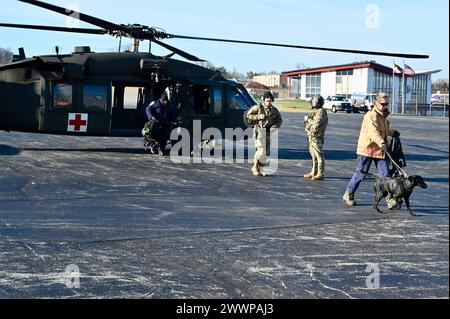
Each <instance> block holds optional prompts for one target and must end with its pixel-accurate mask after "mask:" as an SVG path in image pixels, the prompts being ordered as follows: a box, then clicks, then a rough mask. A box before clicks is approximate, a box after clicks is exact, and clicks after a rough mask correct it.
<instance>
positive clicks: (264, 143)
mask: <svg viewBox="0 0 450 319" xmlns="http://www.w3.org/2000/svg"><path fill="white" fill-rule="evenodd" d="M270 143H271V140H270V131H267V130H266V129H260V128H258V129H256V130H255V147H256V153H255V163H257V162H259V163H260V164H261V165H265V164H267V156H268V154H269V150H270Z"/></svg>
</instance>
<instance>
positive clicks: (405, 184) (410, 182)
mask: <svg viewBox="0 0 450 319" xmlns="http://www.w3.org/2000/svg"><path fill="white" fill-rule="evenodd" d="M367 175H368V176H371V177H373V178H375V185H374V190H375V201H374V202H373V208H375V209H376V210H377V211H378V212H379V213H380V214H383V212H382V211H381V210H380V208H379V207H378V205H379V204H380V202H381V200H382V199H383V198H386V197H387V196H388V195H390V196H392V198H394V199H395V200H396V201H397V202H400V201H401V200H402V199H404V200H405V203H406V208H407V209H408V212H409V213H410V214H411V215H412V216H417V215H416V214H414V212H413V211H412V210H411V205H410V201H409V199H410V197H411V195H412V193H413V190H414V188H415V187H417V186H418V187H420V188H423V189H427V188H428V185H427V184H426V183H425V181H424V180H423V178H422V177H421V176H418V175H416V176H411V177H408V178H406V177H397V178H379V177H378V176H375V175H371V174H367Z"/></svg>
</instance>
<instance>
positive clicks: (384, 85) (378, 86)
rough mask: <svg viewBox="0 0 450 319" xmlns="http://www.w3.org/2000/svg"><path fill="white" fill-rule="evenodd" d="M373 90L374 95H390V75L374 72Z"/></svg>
mask: <svg viewBox="0 0 450 319" xmlns="http://www.w3.org/2000/svg"><path fill="white" fill-rule="evenodd" d="M373 90H374V93H380V92H383V93H388V94H392V75H391V74H386V73H382V72H379V71H375V74H374V85H373Z"/></svg>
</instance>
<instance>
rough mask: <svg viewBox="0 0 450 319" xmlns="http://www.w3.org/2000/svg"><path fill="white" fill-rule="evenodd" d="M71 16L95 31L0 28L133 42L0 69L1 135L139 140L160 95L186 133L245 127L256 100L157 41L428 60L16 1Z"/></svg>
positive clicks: (19, 58) (31, 0)
mask: <svg viewBox="0 0 450 319" xmlns="http://www.w3.org/2000/svg"><path fill="white" fill-rule="evenodd" d="M18 1H20V2H24V3H28V4H31V5H34V6H37V7H40V8H43V9H47V10H50V11H53V12H57V13H60V14H63V15H66V16H70V17H73V18H76V19H79V20H81V21H84V22H87V23H90V24H92V25H94V26H97V27H98V29H87V28H67V27H56V26H39V25H23V24H5V23H2V24H0V27H8V28H22V29H32V30H45V31H56V32H69V33H83V34H95V35H110V36H114V37H117V38H120V40H122V38H131V39H133V50H132V51H131V52H120V50H119V52H115V53H111V52H109V53H94V52H92V51H91V49H90V47H87V46H81V47H76V48H75V50H74V52H73V53H72V54H65V55H63V54H59V52H58V49H57V50H56V54H54V55H45V56H37V57H33V58H27V57H26V56H25V51H24V50H23V49H20V50H19V52H20V54H19V55H18V56H15V57H14V59H13V61H12V63H9V64H6V65H3V66H0V130H4V131H22V132H34V133H49V134H62V135H88V136H141V130H142V127H143V126H144V124H145V122H146V121H147V117H146V114H145V109H146V107H147V106H148V105H149V103H150V102H151V101H154V100H156V99H157V98H159V97H160V96H161V94H162V93H163V92H164V91H170V95H171V99H172V101H173V103H174V105H177V106H178V111H179V119H180V122H179V125H180V127H183V128H186V129H187V130H189V131H190V132H191V131H192V129H193V128H192V126H193V125H192V123H193V121H195V120H200V121H202V127H208V128H209V127H214V128H217V129H219V130H220V131H221V132H222V133H223V132H224V130H225V129H226V128H243V129H244V128H245V124H244V121H243V114H244V112H245V111H246V110H248V109H249V108H251V107H252V106H253V105H256V104H257V102H256V101H255V99H254V98H253V97H252V96H251V95H250V94H249V93H248V92H247V90H246V89H245V88H244V87H243V86H242V85H241V84H240V83H236V82H235V81H230V80H227V79H226V78H225V77H223V76H222V75H221V74H220V73H218V72H215V71H212V70H210V69H208V68H205V67H202V66H199V65H197V64H194V63H190V62H183V61H179V60H176V59H173V56H174V55H175V54H177V55H179V56H181V57H183V58H185V59H187V60H189V61H192V62H201V61H203V60H202V59H200V58H198V57H196V56H193V55H191V54H189V53H187V52H185V51H183V50H180V49H178V48H175V47H173V46H171V45H168V44H166V43H164V42H163V41H162V40H164V39H175V38H178V39H186V40H197V41H198V40H200V41H215V42H226V43H233V44H250V45H260V46H275V47H284V48H295V49H309V50H321V51H331V52H343V53H356V54H364V55H380V56H395V57H404V58H418V59H422V58H428V56H426V55H417V54H401V53H387V52H372V51H359V50H347V49H334V48H321V47H308V46H300V45H290V44H276V43H264V42H253V41H241V40H229V39H217V38H201V37H193V36H184V35H175V34H169V33H166V32H165V31H162V30H161V29H158V28H154V27H148V26H144V25H140V24H127V25H125V24H115V23H112V22H109V21H106V20H102V19H99V18H96V17H93V16H90V15H87V14H84V13H80V12H76V11H73V10H68V9H65V8H62V7H58V6H55V5H52V4H48V3H45V2H42V1H36V0H18ZM142 41H149V42H150V49H151V45H152V43H155V44H157V45H160V46H162V47H164V48H166V49H167V50H169V51H171V52H172V54H170V55H168V56H156V55H153V54H152V53H151V50H150V52H146V53H141V52H139V45H140V43H141V42H142Z"/></svg>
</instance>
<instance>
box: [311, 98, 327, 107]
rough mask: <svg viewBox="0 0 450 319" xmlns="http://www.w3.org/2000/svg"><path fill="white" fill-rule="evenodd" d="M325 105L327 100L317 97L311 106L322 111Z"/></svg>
mask: <svg viewBox="0 0 450 319" xmlns="http://www.w3.org/2000/svg"><path fill="white" fill-rule="evenodd" d="M324 105H325V100H324V99H323V97H322V96H321V95H315V96H314V97H313V99H312V100H311V106H312V108H313V109H321V108H323V106H324Z"/></svg>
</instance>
